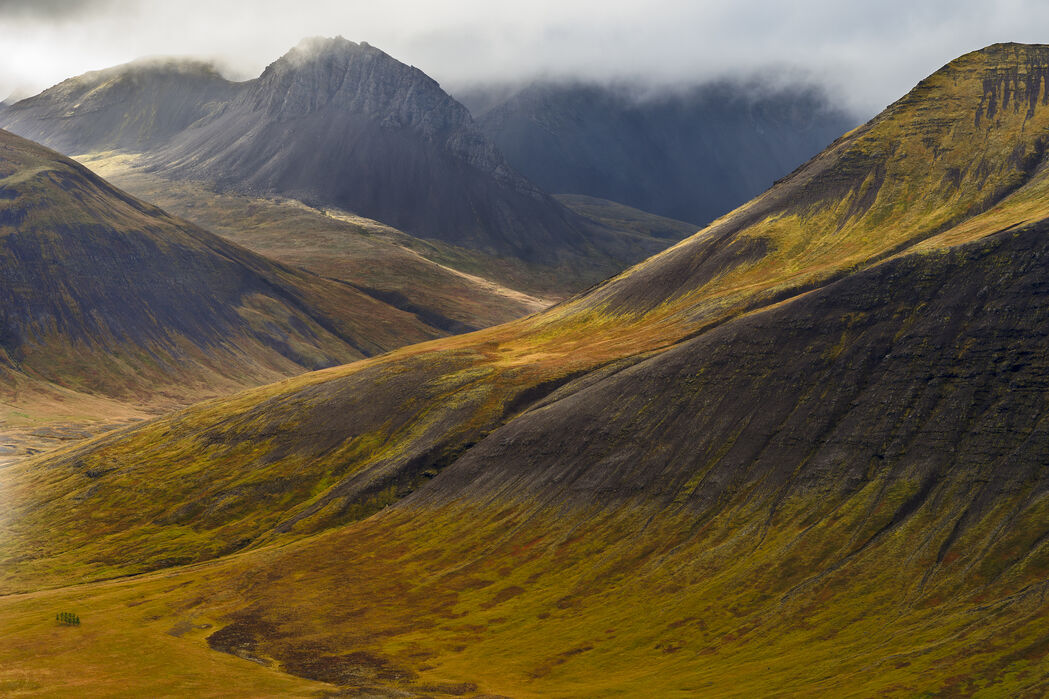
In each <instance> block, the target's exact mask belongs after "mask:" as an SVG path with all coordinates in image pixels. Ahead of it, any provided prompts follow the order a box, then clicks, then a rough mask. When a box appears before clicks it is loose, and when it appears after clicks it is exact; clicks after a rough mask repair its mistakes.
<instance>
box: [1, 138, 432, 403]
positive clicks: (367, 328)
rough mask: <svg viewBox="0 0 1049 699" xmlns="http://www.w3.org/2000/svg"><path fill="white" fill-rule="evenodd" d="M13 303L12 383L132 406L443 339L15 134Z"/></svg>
mask: <svg viewBox="0 0 1049 699" xmlns="http://www.w3.org/2000/svg"><path fill="white" fill-rule="evenodd" d="M0 299H2V303H0V328H2V332H0V365H2V372H3V376H4V378H5V384H6V386H5V388H6V391H5V393H8V392H10V391H12V390H14V391H18V390H20V388H19V387H20V386H21V385H22V383H23V382H24V381H25V380H31V381H32V380H35V381H44V382H50V383H53V384H55V385H57V386H62V387H65V388H69V389H74V390H78V391H86V392H89V393H99V394H101V395H106V396H111V397H117V398H128V399H130V400H132V402H135V401H137V400H140V399H144V400H148V398H149V396H150V395H153V394H154V393H155V392H163V391H165V390H170V391H171V392H172V393H173V394H180V393H184V394H185V397H192V396H194V395H196V396H199V395H201V394H207V393H211V394H212V395H213V394H214V390H215V389H216V388H217V387H219V386H225V387H227V388H233V387H237V386H241V387H243V386H245V385H252V384H256V383H259V382H260V381H264V380H274V379H276V378H278V377H280V376H284V375H288V374H292V373H299V372H301V371H302V370H304V369H316V368H320V367H323V366H328V365H331V364H336V363H340V362H345V361H347V360H351V359H354V358H359V357H361V356H366V355H369V354H375V353H378V352H382V351H384V350H387V349H390V348H392V347H395V346H398V345H400V344H404V343H407V342H413V341H419V340H423V339H427V338H431V337H435V336H438V335H440V334H441V332H440V331H439V330H437V329H436V328H433V327H431V326H429V325H427V324H426V323H424V322H422V321H421V320H420V319H419V318H417V317H415V316H414V315H411V314H409V313H405V312H403V311H400V310H398V309H395V308H393V307H390V306H387V305H385V304H383V303H381V302H379V301H377V300H375V299H373V298H371V297H369V296H367V295H365V294H362V293H360V292H358V291H357V290H355V289H353V288H351V287H348V286H346V285H342V284H338V283H335V282H331V281H328V280H324V279H321V278H319V277H315V276H313V275H310V274H307V273H304V272H300V271H296V270H293V269H291V268H288V267H282V266H280V265H277V264H274V263H272V262H270V261H268V260H266V259H265V258H262V257H259V256H257V255H254V254H252V253H249V252H248V251H246V250H243V249H241V248H238V247H236V246H233V245H231V244H229V243H226V242H224V241H222V240H221V239H219V238H217V237H215V236H213V235H211V234H209V233H207V232H205V231H203V230H201V229H199V228H196V227H194V226H192V225H190V224H187V223H185V222H182V221H179V220H178V219H174V218H172V217H170V216H168V215H167V214H165V213H164V212H163V211H161V210H160V209H157V208H154V207H152V206H149V205H147V204H144V203H142V202H140V201H138V200H135V199H133V198H132V197H130V196H128V195H126V194H124V193H123V192H121V191H119V190H117V189H114V188H113V187H111V186H110V185H108V184H107V183H106V182H105V181H103V180H101V179H99V178H98V177H96V176H95V175H93V174H92V173H91V172H90V171H88V170H86V169H85V168H83V167H82V166H80V165H77V164H76V163H74V162H72V161H71V160H68V159H66V158H64V157H62V156H60V155H58V154H57V153H55V152H53V151H49V150H47V149H45V148H43V147H41V146H38V145H36V144H34V143H31V142H29V141H26V140H24V139H21V138H19V137H17V136H13V135H11V134H8V133H6V132H0ZM209 384H211V385H210V386H209ZM6 397H7V398H10V396H6Z"/></svg>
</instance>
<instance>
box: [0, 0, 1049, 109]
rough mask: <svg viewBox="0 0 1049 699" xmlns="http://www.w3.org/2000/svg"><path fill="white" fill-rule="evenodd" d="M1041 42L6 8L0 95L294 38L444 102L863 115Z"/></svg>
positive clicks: (242, 66) (984, 19) (364, 11)
mask: <svg viewBox="0 0 1049 699" xmlns="http://www.w3.org/2000/svg"><path fill="white" fill-rule="evenodd" d="M1045 27H1049V5H1047V4H1045V3H1042V2H1039V1H1038V0H999V1H998V2H995V3H994V4H993V7H992V6H989V5H988V4H987V3H983V2H976V1H975V0H930V1H927V2H913V0H886V1H885V2H881V3H867V4H864V5H862V6H860V5H859V4H858V3H842V2H840V0H796V1H795V2H790V3H783V2H779V1H777V0H749V1H740V0H702V1H698V2H697V1H696V0H649V1H648V2H645V3H638V2H634V1H633V0H630V1H626V0H574V1H573V0H529V2H527V3H525V2H519V3H492V2H489V1H487V0H458V1H457V2H444V3H433V2H427V1H426V0H391V1H389V2H385V3H381V4H379V3H375V2H372V1H371V0H367V1H362V0H296V1H295V2H288V1H287V0H257V1H254V2H247V1H231V2H221V3H217V2H212V1H210V0H182V1H181V2H177V3H176V2H162V1H160V0H141V1H134V0H0V45H3V46H4V49H5V50H4V56H3V58H0V96H7V95H11V94H12V93H14V94H16V95H18V96H25V95H27V94H32V93H35V92H37V91H39V90H41V89H43V88H46V87H48V86H49V85H52V84H54V83H55V82H58V81H60V80H62V79H63V78H66V77H69V76H72V75H77V74H79V73H82V72H85V71H87V70H92V69H97V68H102V67H106V66H110V65H114V64H118V63H123V62H127V61H130V60H133V59H135V58H138V57H141V56H144V55H165V54H173V55H193V56H199V57H205V58H211V59H215V60H217V61H218V62H219V64H220V65H222V66H224V67H225V70H226V72H227V73H228V74H229V75H231V77H236V78H248V77H252V76H255V75H258V73H259V72H260V71H261V69H262V68H263V67H264V66H265V65H266V64H268V63H269V62H271V61H273V60H275V59H276V58H277V57H278V56H280V55H282V54H283V53H285V52H286V51H287V50H288V48H290V47H291V46H294V45H295V44H296V43H298V41H299V40H300V39H302V38H303V37H304V36H310V35H324V36H333V35H336V34H341V35H343V36H346V37H347V38H349V39H352V40H354V41H368V42H369V43H371V44H373V45H375V46H378V47H380V48H382V49H383V50H384V51H386V52H388V53H390V54H391V55H393V56H395V57H396V58H398V59H400V60H402V61H405V62H407V63H410V64H414V65H416V66H418V67H420V68H422V69H423V70H424V71H425V72H426V73H428V74H429V75H431V76H433V77H434V78H435V79H437V80H439V81H441V82H442V83H444V84H445V85H446V86H447V87H449V88H452V89H454V88H456V87H461V86H463V85H467V84H470V83H475V82H485V83H491V82H505V81H507V80H529V79H532V78H534V77H537V76H546V77H562V78H582V79H587V80H598V81H608V80H631V81H638V82H644V83H651V84H654V85H657V86H673V85H679V84H696V83H699V82H704V81H706V80H710V79H713V78H719V77H726V76H727V77H734V76H737V77H738V76H745V77H748V78H753V77H754V76H756V75H757V76H760V75H770V74H771V75H773V76H775V77H776V79H796V78H801V79H804V80H814V81H816V82H820V83H822V84H824V85H826V86H827V87H828V89H829V90H830V91H831V92H832V94H834V95H836V96H837V98H838V99H839V100H840V101H841V103H842V105H843V106H845V107H848V108H851V109H853V110H854V111H856V112H857V113H859V114H863V115H869V114H872V113H874V112H875V111H876V110H878V109H880V108H881V107H883V106H884V105H885V104H887V103H888V102H890V101H891V100H892V99H894V98H895V97H896V96H897V95H899V94H902V93H903V92H905V91H906V90H907V89H908V88H909V87H910V86H911V85H913V84H914V83H915V82H917V81H918V80H919V79H921V78H922V77H924V76H925V75H927V74H928V73H930V72H932V71H934V70H935V69H937V68H939V67H940V66H941V65H943V64H944V63H946V62H947V61H949V60H951V59H952V58H954V57H955V56H957V55H959V54H961V53H964V52H966V51H969V50H972V49H973V48H976V47H979V46H984V45H987V44H990V43H994V42H999V41H1022V42H1033V43H1038V42H1044V41H1049V30H1047V29H1045ZM843 28H844V29H843Z"/></svg>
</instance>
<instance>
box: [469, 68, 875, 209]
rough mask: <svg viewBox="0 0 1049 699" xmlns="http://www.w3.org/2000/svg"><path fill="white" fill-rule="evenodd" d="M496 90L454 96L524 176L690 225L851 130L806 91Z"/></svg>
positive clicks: (846, 118)
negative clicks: (473, 115)
mask: <svg viewBox="0 0 1049 699" xmlns="http://www.w3.org/2000/svg"><path fill="white" fill-rule="evenodd" d="M506 92H507V89H506V88H505V87H503V86H489V87H487V88H486V87H473V88H469V89H464V90H463V91H460V92H457V93H456V95H457V96H458V97H459V98H460V99H462V100H463V101H464V102H465V103H466V104H467V105H468V106H470V107H471V109H473V110H474V114H475V116H476V118H477V124H478V126H479V128H480V129H481V130H482V131H483V132H484V133H485V134H486V135H487V136H488V137H489V138H491V139H492V141H493V142H494V143H495V144H496V146H497V147H498V148H499V150H500V151H502V153H503V154H505V155H506V158H507V160H508V161H509V162H510V164H511V165H512V166H513V167H514V168H515V169H516V170H518V171H519V172H521V173H522V174H523V175H524V176H525V177H527V178H529V179H530V180H531V181H533V182H535V183H536V184H537V185H539V186H540V187H542V188H543V189H545V190H546V191H549V192H558V193H573V194H586V195H590V196H595V197H600V198H604V199H611V200H613V201H617V202H621V203H623V204H629V205H631V206H634V207H638V208H640V209H643V210H645V211H651V212H653V213H657V214H662V215H664V216H670V217H673V218H677V219H681V220H684V221H695V222H697V223H707V222H709V221H711V220H713V219H715V218H717V217H718V216H720V215H721V214H723V213H725V212H727V211H729V210H730V209H733V208H735V207H736V206H738V205H740V204H742V203H743V202H745V201H747V200H748V199H750V198H751V197H754V196H756V195H757V194H760V193H761V192H762V191H763V190H765V189H767V188H768V187H769V186H771V185H772V183H773V181H774V180H776V179H778V178H780V177H782V176H783V175H785V174H787V173H788V172H790V171H791V170H793V169H794V168H795V167H797V166H798V165H800V164H801V163H803V162H804V161H806V160H808V159H809V158H810V157H812V156H813V155H815V154H817V153H818V152H819V151H820V150H821V149H822V148H824V147H825V146H826V145H827V144H828V143H830V142H831V141H832V140H833V139H835V138H837V136H838V135H840V134H841V133H842V132H844V131H846V130H848V129H850V128H852V127H853V126H855V125H856V124H857V122H858V120H857V119H855V118H854V117H852V116H851V115H849V114H847V113H846V112H845V111H843V110H841V109H838V108H835V107H834V106H833V105H832V104H831V103H830V102H829V101H828V98H827V97H826V96H825V95H824V94H823V93H822V92H820V91H819V90H817V89H816V88H813V87H811V86H806V85H795V86H785V87H770V86H766V85H754V84H748V83H745V82H734V81H724V82H718V83H712V84H706V85H701V86H698V87H693V88H689V89H681V90H676V91H665V92H662V93H656V94H645V93H643V92H642V91H641V90H640V88H636V87H632V86H630V85H618V86H616V85H611V86H609V85H599V84H594V83H581V82H544V81H539V82H535V83H532V84H531V85H528V86H527V87H524V88H523V89H519V90H517V91H516V92H513V93H511V94H510V95H509V96H506V95H505V93H506Z"/></svg>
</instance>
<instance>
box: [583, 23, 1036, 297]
mask: <svg viewBox="0 0 1049 699" xmlns="http://www.w3.org/2000/svg"><path fill="white" fill-rule="evenodd" d="M1047 75H1049V47H1045V46H1028V45H1021V44H998V45H995V46H991V47H989V48H987V49H984V50H982V51H976V52H973V53H970V54H967V55H965V56H963V57H961V58H959V59H957V60H955V61H953V62H951V63H950V64H948V65H946V66H944V67H943V68H942V69H940V70H939V71H937V72H936V73H934V74H933V75H931V76H930V77H928V78H926V79H925V80H923V81H922V82H921V83H920V84H919V85H918V86H917V87H916V88H915V89H914V90H912V91H911V92H910V93H908V94H907V95H906V96H905V97H903V98H902V99H900V100H899V101H897V102H896V103H894V104H893V105H891V106H890V107H888V108H887V109H886V110H885V111H884V112H882V113H881V114H880V115H878V116H877V117H875V118H874V119H873V120H871V121H870V122H869V123H867V124H866V125H864V126H861V127H859V128H857V129H855V130H854V131H852V132H850V133H849V134H846V135H845V136H843V137H842V138H840V139H839V140H838V141H836V142H835V143H834V144H832V145H831V146H830V147H829V148H827V150H826V151H824V152H823V153H821V154H820V155H818V156H817V157H815V158H814V159H813V160H811V161H810V162H809V163H807V164H806V165H804V166H802V167H801V168H799V169H798V170H797V171H796V172H794V173H793V174H792V175H791V176H790V177H788V178H785V179H784V180H783V181H781V182H780V183H778V184H777V185H776V186H775V187H773V188H772V189H770V190H769V191H768V192H766V193H765V194H764V195H762V196H760V197H758V198H757V199H755V200H753V201H752V202H750V203H748V204H746V205H745V206H743V207H741V208H740V209H738V210H736V211H734V212H732V213H731V214H728V215H726V216H725V217H723V218H721V219H719V220H718V221H716V222H715V223H714V224H712V225H711V226H710V227H709V228H707V229H706V230H705V231H703V232H702V233H700V234H699V235H697V236H695V237H693V238H690V239H688V240H686V241H684V242H682V243H680V244H678V245H677V246H676V247H675V248H673V249H672V250H669V251H667V252H666V253H664V254H661V255H657V256H655V257H653V258H651V259H650V260H648V261H646V262H644V263H642V264H641V265H639V266H638V267H636V268H634V269H632V270H629V271H628V272H626V273H624V274H622V275H620V276H619V277H617V278H615V279H614V280H612V281H611V282H609V283H606V284H605V285H604V287H603V288H602V289H601V290H599V291H597V292H596V293H593V294H589V295H587V296H586V297H585V298H584V299H583V300H582V301H581V305H584V306H586V307H590V308H601V307H602V306H604V305H607V306H610V307H611V308H612V309H614V310H620V311H623V312H632V313H636V312H638V311H646V310H651V309H657V308H658V309H659V310H660V311H671V310H672V311H675V312H678V313H683V314H689V315H695V314H696V313H702V314H704V315H706V314H718V313H720V308H722V307H725V306H729V307H734V306H736V305H739V304H746V305H753V304H755V303H759V302H762V301H765V300H768V299H769V298H773V297H775V296H776V295H778V294H782V293H784V292H788V293H789V292H791V291H794V290H797V289H798V288H805V287H809V286H812V285H815V284H819V283H823V282H825V281H827V280H828V279H831V278H833V277H835V276H836V275H840V274H841V273H843V272H847V271H851V270H854V269H856V268H858V267H861V266H863V265H866V264H869V263H870V262H871V261H872V260H877V259H879V258H881V257H883V256H885V255H887V254H890V253H892V252H895V251H899V250H903V249H906V248H907V247H908V246H910V245H914V244H915V243H917V242H920V241H922V240H925V239H929V238H932V237H934V236H936V235H937V234H939V233H945V232H948V231H950V232H951V233H952V235H950V236H945V238H944V239H943V240H937V241H934V242H937V243H942V242H951V243H953V242H959V241H961V240H966V239H973V238H977V237H979V236H981V235H987V234H988V233H991V232H994V231H995V230H998V229H999V228H1000V227H1004V226H1009V225H1014V224H1017V223H1019V222H1021V221H1033V220H1038V219H1040V218H1043V217H1045V216H1046V215H1047V214H1046V211H1047V207H1046V206H1045V204H1044V202H1045V199H1044V197H1043V196H1042V194H1044V192H1045V191H1046V187H1047V186H1049V185H1047V177H1046V171H1045V145H1046V142H1047V139H1049V109H1047V108H1046V104H1047V90H1049V88H1047V87H1046V77H1047ZM981 214H983V215H981ZM668 305H669V308H667V306H668ZM660 306H663V308H659V307H660Z"/></svg>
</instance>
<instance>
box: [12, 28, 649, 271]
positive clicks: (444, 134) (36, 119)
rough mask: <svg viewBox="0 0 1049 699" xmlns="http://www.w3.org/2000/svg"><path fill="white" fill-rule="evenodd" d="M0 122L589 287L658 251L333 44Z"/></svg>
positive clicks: (398, 70)
mask: <svg viewBox="0 0 1049 699" xmlns="http://www.w3.org/2000/svg"><path fill="white" fill-rule="evenodd" d="M0 122H2V125H3V126H4V127H5V128H7V129H9V130H11V131H13V132H14V133H17V134H19V135H22V136H25V137H27V138H31V139H34V140H37V141H40V142H42V143H44V144H45V145H48V146H51V147H53V148H56V149H59V150H61V151H63V152H66V153H69V154H75V155H80V154H85V153H90V152H99V151H107V150H112V149H120V150H124V151H129V152H136V153H142V154H144V157H143V159H142V162H141V164H142V165H143V166H144V167H146V168H147V169H149V170H151V171H154V172H158V173H162V174H164V175H165V176H166V177H169V178H174V179H176V180H186V179H188V180H197V181H204V182H209V183H213V184H214V185H216V186H217V187H219V188H220V189H226V190H232V191H237V192H241V193H248V194H274V193H276V194H280V195H284V196H289V197H292V198H296V199H299V200H302V201H304V202H306V203H308V204H311V205H320V206H328V207H336V208H340V209H343V210H346V211H349V212H352V213H354V214H358V215H360V216H364V217H367V218H370V219H375V220H378V221H381V222H382V223H385V224H388V225H391V226H393V227H394V228H397V229H399V230H402V231H404V232H406V233H408V234H410V235H413V236H417V237H422V238H426V239H433V240H437V241H443V242H445V243H450V244H453V245H456V246H459V247H463V248H466V249H470V250H476V251H479V252H482V253H484V254H487V255H491V256H495V257H504V258H506V257H508V258H511V259H515V260H521V261H523V262H525V263H528V264H534V265H540V266H546V267H565V268H566V271H565V274H566V275H569V276H571V275H577V274H583V275H589V276H588V277H587V278H588V280H589V281H587V282H586V283H591V282H592V281H596V280H597V279H599V278H601V277H602V276H605V275H607V274H608V273H610V272H611V271H614V270H615V269H618V268H621V267H622V266H623V264H625V263H629V262H633V261H637V260H638V259H641V258H643V257H645V256H647V255H648V254H651V253H652V252H655V251H657V250H658V249H660V248H661V247H662V246H663V245H664V244H665V243H662V242H660V241H657V240H653V239H651V238H645V237H638V236H636V235H629V234H623V233H621V232H619V231H617V230H614V229H609V228H606V227H605V226H602V225H601V224H599V223H596V222H594V221H591V220H589V219H587V218H585V217H582V216H579V215H577V214H576V213H574V212H573V211H572V210H570V209H569V208H567V207H565V206H563V205H561V204H560V203H559V202H557V201H556V200H555V199H553V198H552V197H550V196H549V195H548V194H546V193H545V192H543V191H542V190H540V189H539V188H538V187H536V186H535V185H534V184H532V183H531V182H529V181H528V180H526V179H525V178H523V177H521V176H520V175H519V174H517V172H516V171H514V170H513V169H512V168H511V167H510V166H509V165H508V164H507V162H506V160H505V159H504V158H503V156H502V154H501V153H500V152H499V151H498V149H497V148H496V147H495V146H494V145H493V144H492V143H491V141H490V140H489V139H488V138H487V137H486V136H484V134H483V133H481V131H480V130H479V129H478V128H477V127H476V125H475V124H474V122H473V119H472V118H471V116H470V113H469V112H468V111H467V109H466V108H465V107H463V106H462V105H461V104H459V103H458V102H456V101H455V100H454V99H453V98H452V97H451V96H449V95H448V94H447V93H445V92H444V91H443V90H442V89H441V88H440V86H439V85H438V84H437V83H436V82H435V81H434V80H432V79H431V78H429V77H428V76H427V75H426V74H424V73H423V72H422V71H421V70H419V69H417V68H414V67H411V66H408V65H405V64H403V63H401V62H399V61H397V60H396V59H394V58H392V57H391V56H389V55H388V54H386V53H384V52H383V51H381V50H379V49H377V48H374V47H372V46H370V45H368V44H367V43H361V44H357V43H354V42H351V41H347V40H346V39H343V38H341V37H336V38H334V39H324V38H314V39H308V40H305V41H303V42H302V43H300V44H299V45H298V46H296V47H295V48H294V49H292V50H291V51H289V52H288V53H287V54H286V55H284V56H282V57H281V58H280V59H278V60H277V61H275V62H273V63H272V64H270V65H269V66H268V67H267V68H266V69H265V70H264V71H263V73H262V75H260V76H259V77H258V78H256V79H254V80H249V81H245V82H240V83H234V82H230V81H228V80H225V79H224V78H222V77H221V76H220V75H219V74H218V73H217V72H216V71H215V70H214V69H213V68H212V67H211V66H209V65H207V64H203V63H199V62H192V61H188V62H187V61H174V60H162V59H154V60H148V61H144V62H138V63H133V64H129V65H127V66H118V67H116V68H113V69H109V70H103V71H96V72H93V73H87V74H85V75H82V76H79V77H76V78H71V79H69V80H67V81H64V82H62V83H60V84H58V85H56V86H55V87H53V88H51V89H48V90H45V91H44V92H42V93H41V94H39V95H36V96H35V97H31V98H28V99H25V100H22V101H20V102H17V103H15V104H12V105H9V106H7V108H6V109H5V110H3V112H2V113H0Z"/></svg>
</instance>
